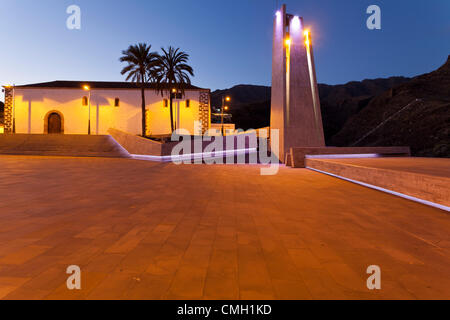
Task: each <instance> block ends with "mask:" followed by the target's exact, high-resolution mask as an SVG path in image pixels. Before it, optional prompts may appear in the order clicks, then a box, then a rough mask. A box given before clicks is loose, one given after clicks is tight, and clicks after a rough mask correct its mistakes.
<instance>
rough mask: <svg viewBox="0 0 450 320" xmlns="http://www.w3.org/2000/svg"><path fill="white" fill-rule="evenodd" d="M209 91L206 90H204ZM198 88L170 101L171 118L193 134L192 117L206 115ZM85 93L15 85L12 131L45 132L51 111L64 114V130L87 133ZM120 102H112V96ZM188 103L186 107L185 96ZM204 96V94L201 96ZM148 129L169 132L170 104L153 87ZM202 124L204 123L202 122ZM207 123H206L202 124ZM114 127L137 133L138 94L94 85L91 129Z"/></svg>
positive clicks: (101, 130) (149, 93)
mask: <svg viewBox="0 0 450 320" xmlns="http://www.w3.org/2000/svg"><path fill="white" fill-rule="evenodd" d="M206 93H208V94H209V92H206ZM201 94H203V95H205V92H203V91H200V90H187V91H186V95H185V97H184V98H183V100H175V101H174V119H175V121H176V122H177V123H178V128H183V129H186V130H188V131H189V132H190V133H191V134H194V133H195V132H194V121H199V120H201V119H202V120H204V119H208V118H207V117H205V116H204V113H205V111H206V113H208V112H209V108H208V110H205V109H206V108H204V107H203V108H201V109H200V95H201ZM88 95H89V93H88V92H86V91H83V90H82V89H63V88H62V89H61V88H55V89H49V88H45V89H44V88H16V89H15V118H16V133H35V134H42V133H45V129H44V128H45V119H46V115H48V114H49V113H50V112H52V111H57V112H58V113H60V114H61V115H62V117H63V118H64V133H65V134H87V132H88V117H89V112H88V107H87V106H83V105H82V98H83V97H84V96H88ZM115 98H119V99H120V106H119V107H115V106H114V99H115ZM187 99H189V100H190V107H189V108H187V107H186V100H187ZM203 100H204V98H203ZM146 108H147V110H148V115H149V116H148V125H149V132H150V134H152V135H164V134H170V132H171V130H170V111H169V110H170V108H169V107H164V103H163V97H161V95H158V94H157V93H156V92H155V91H154V90H146ZM204 125H205V124H204ZM206 127H209V123H207V124H206ZM109 128H116V129H119V130H122V131H125V132H129V133H131V134H140V133H141V130H142V129H141V95H140V91H139V90H135V89H134V90H133V89H94V90H92V92H91V133H92V134H107V131H108V129H109Z"/></svg>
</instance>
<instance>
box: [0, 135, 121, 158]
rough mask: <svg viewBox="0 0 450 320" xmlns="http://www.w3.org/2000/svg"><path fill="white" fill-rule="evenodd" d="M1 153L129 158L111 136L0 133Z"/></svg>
mask: <svg viewBox="0 0 450 320" xmlns="http://www.w3.org/2000/svg"><path fill="white" fill-rule="evenodd" d="M0 154H9V155H39V156H69V157H109V158H128V157H130V155H129V153H128V152H127V151H126V150H125V149H123V148H122V146H121V145H120V144H118V143H117V142H116V141H115V140H114V139H113V138H112V137H111V136H109V135H103V136H97V135H91V136H89V135H57V134H55V135H48V134H13V135H9V134H0Z"/></svg>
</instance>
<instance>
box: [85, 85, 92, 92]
mask: <svg viewBox="0 0 450 320" xmlns="http://www.w3.org/2000/svg"><path fill="white" fill-rule="evenodd" d="M83 90H85V91H89V90H91V88H90V87H89V86H87V85H86V86H83Z"/></svg>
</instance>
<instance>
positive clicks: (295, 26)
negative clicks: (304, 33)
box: [291, 16, 301, 30]
mask: <svg viewBox="0 0 450 320" xmlns="http://www.w3.org/2000/svg"><path fill="white" fill-rule="evenodd" d="M291 27H292V29H293V30H300V28H301V23H300V18H299V17H298V16H295V17H294V18H293V19H292V25H291Z"/></svg>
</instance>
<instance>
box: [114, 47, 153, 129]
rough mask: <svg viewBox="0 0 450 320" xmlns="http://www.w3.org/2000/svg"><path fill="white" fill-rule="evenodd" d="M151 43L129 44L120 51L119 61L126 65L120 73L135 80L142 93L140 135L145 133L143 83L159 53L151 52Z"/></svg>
mask: <svg viewBox="0 0 450 320" xmlns="http://www.w3.org/2000/svg"><path fill="white" fill-rule="evenodd" d="M151 47H152V46H151V45H147V44H145V43H139V44H137V45H130V46H129V47H128V49H127V50H123V51H122V55H123V56H122V57H120V62H126V63H128V65H127V66H126V67H124V68H123V69H122V71H121V74H122V75H124V74H128V75H127V78H126V81H129V80H131V81H132V82H135V83H136V84H137V85H138V87H139V88H140V89H141V95H142V136H143V137H145V135H146V132H147V130H146V121H145V85H146V83H148V82H150V80H151V78H150V77H149V70H152V69H153V68H154V67H155V66H156V62H157V61H158V57H159V55H158V54H157V53H156V52H151V51H150V49H151Z"/></svg>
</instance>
